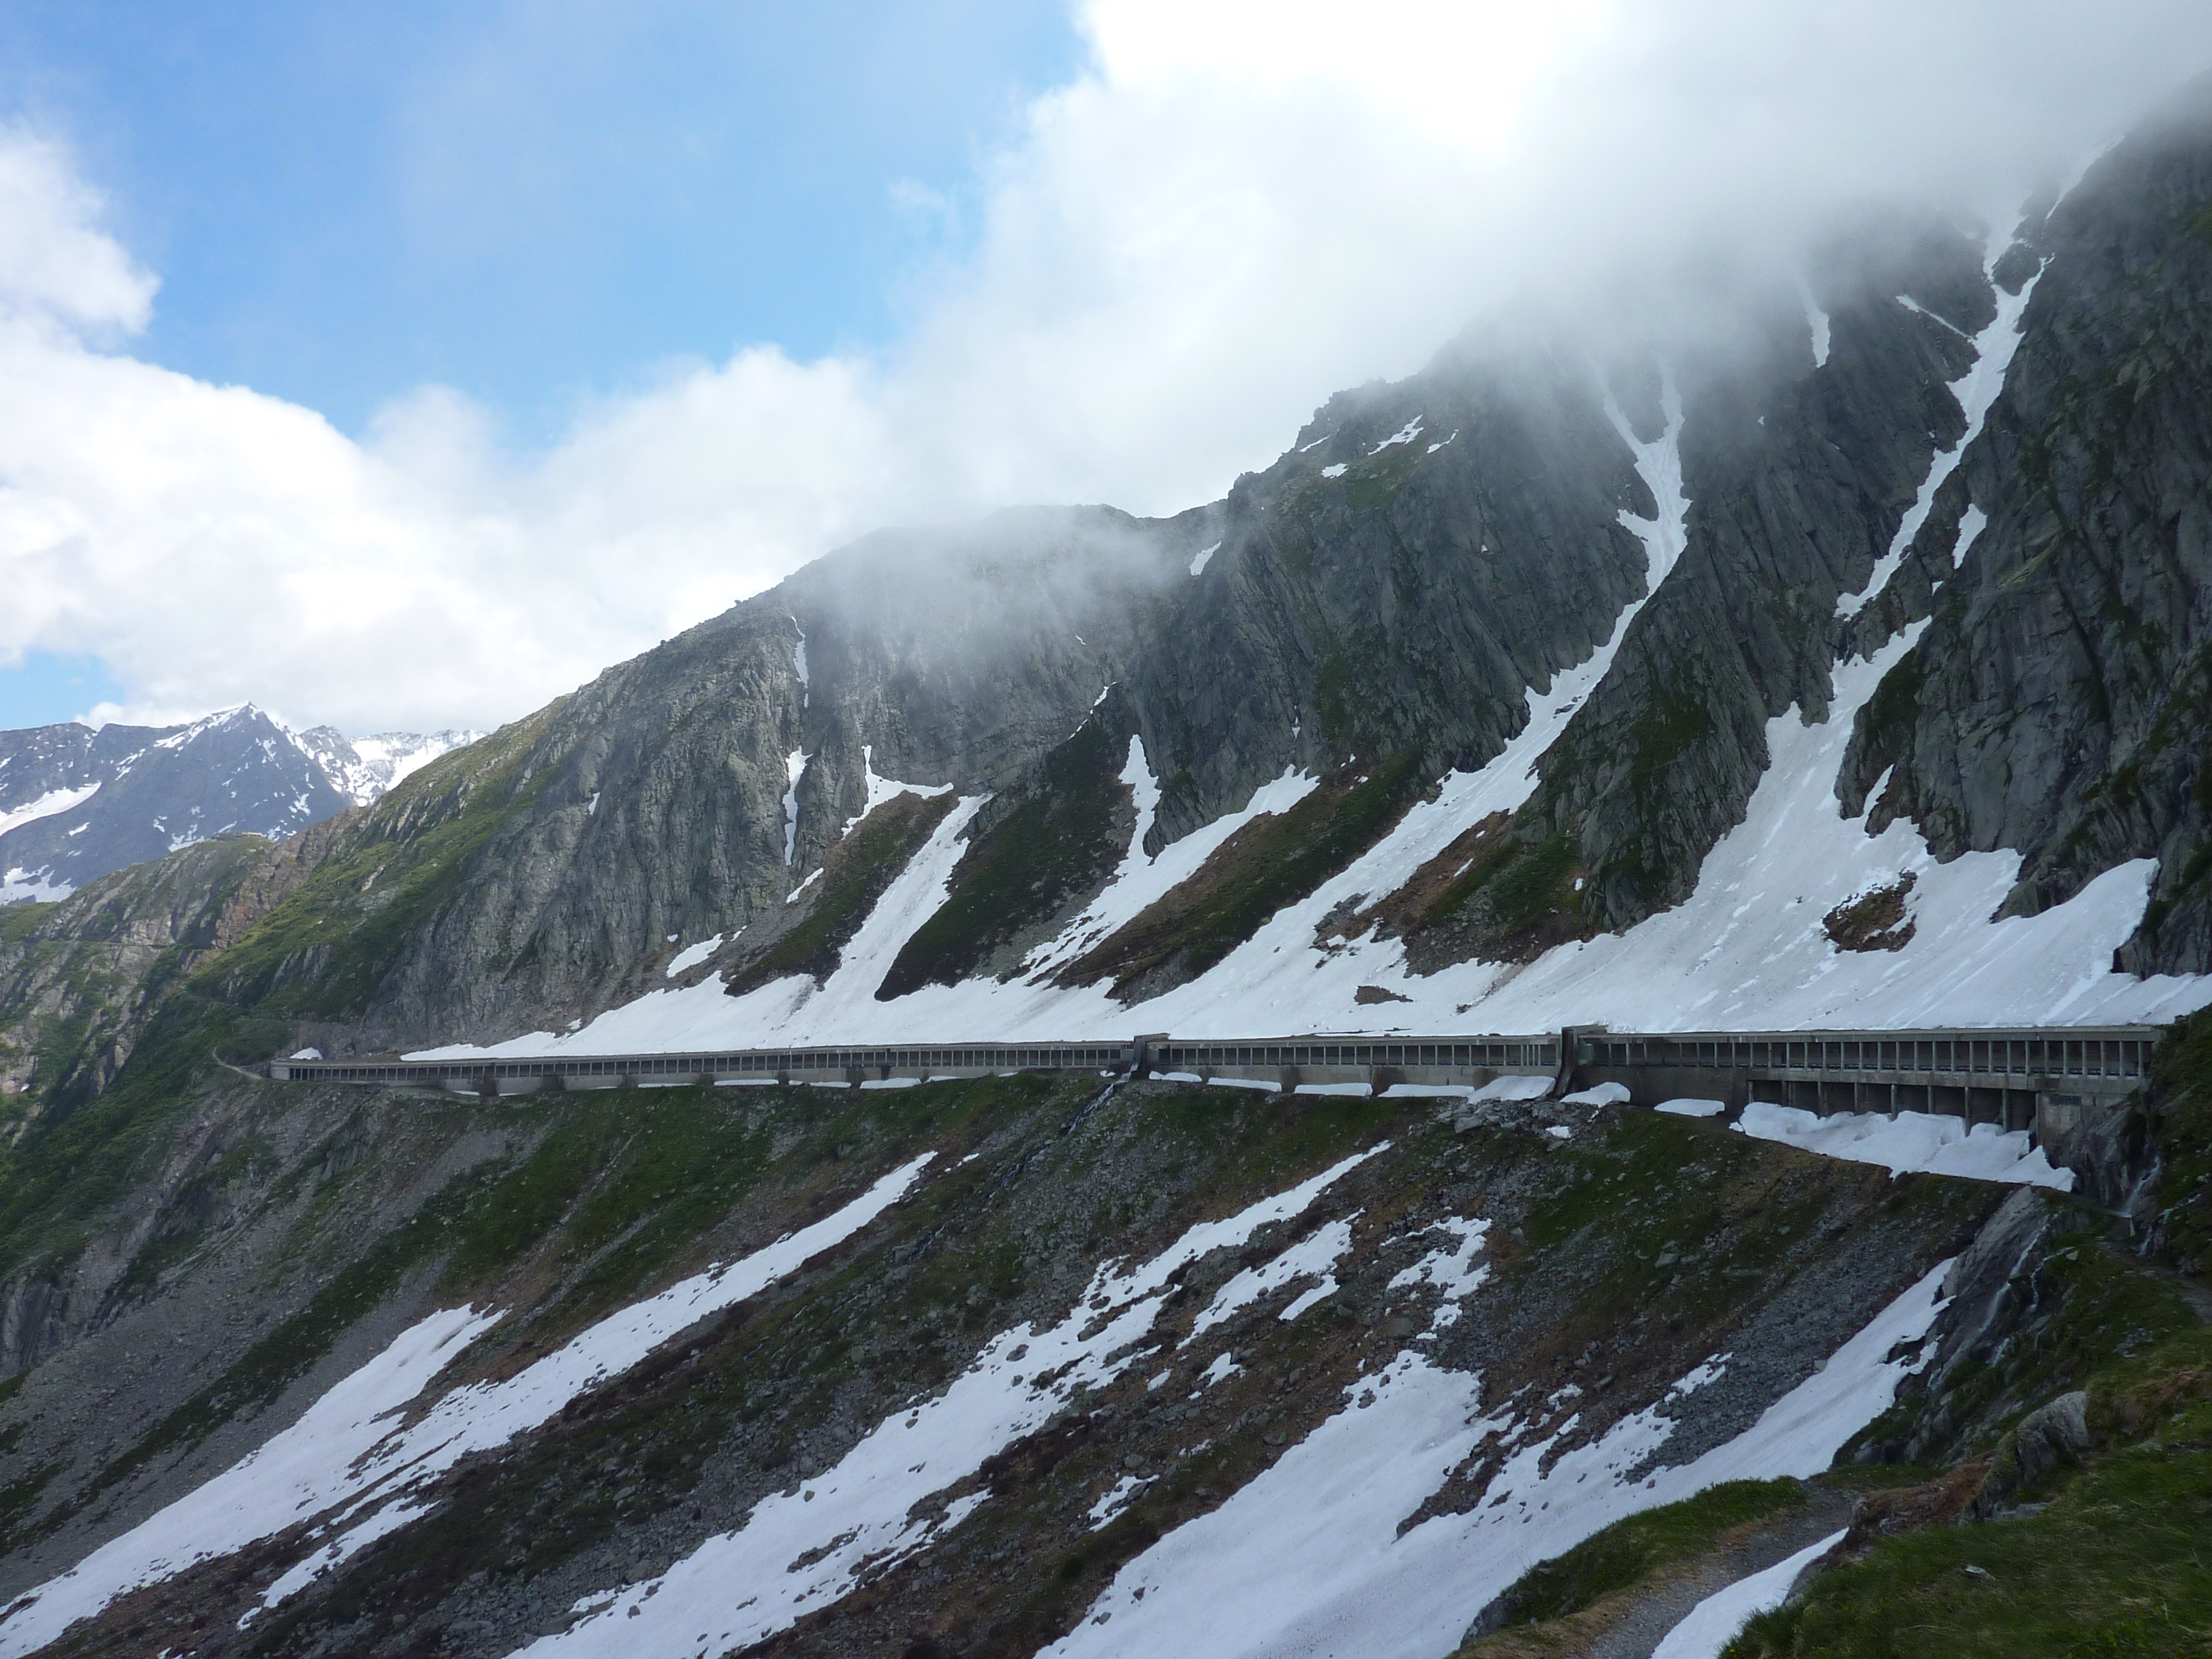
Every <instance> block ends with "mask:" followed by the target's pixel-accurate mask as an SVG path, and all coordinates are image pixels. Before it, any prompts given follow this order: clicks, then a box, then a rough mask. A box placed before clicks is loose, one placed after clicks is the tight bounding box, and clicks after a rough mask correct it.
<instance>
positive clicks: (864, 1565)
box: [522, 1142, 1389, 1659]
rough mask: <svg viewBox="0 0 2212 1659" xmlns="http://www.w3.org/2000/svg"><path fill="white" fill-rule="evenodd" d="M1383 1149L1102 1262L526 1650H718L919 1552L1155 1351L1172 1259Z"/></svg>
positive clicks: (1244, 1233)
mask: <svg viewBox="0 0 2212 1659" xmlns="http://www.w3.org/2000/svg"><path fill="white" fill-rule="evenodd" d="M1388 1146H1389V1143H1388V1142H1384V1143H1383V1144H1382V1145H1380V1146H1376V1147H1374V1148H1373V1149H1371V1150H1370V1151H1368V1152H1360V1153H1356V1154H1354V1155H1353V1156H1352V1157H1350V1158H1345V1159H1344V1160H1342V1161H1341V1162H1340V1163H1338V1164H1334V1165H1333V1166H1332V1167H1330V1168H1328V1169H1327V1170H1322V1172H1321V1173H1320V1174H1319V1175H1316V1176H1312V1177H1311V1178H1310V1179H1308V1180H1306V1181H1304V1182H1301V1183H1299V1184H1298V1185H1297V1186H1296V1187H1293V1188H1290V1189H1289V1190H1287V1191H1285V1192H1282V1193H1279V1194H1275V1195H1274V1196H1273V1197H1271V1198H1266V1199H1262V1200H1260V1201H1258V1202H1257V1203H1255V1204H1252V1205H1250V1206H1247V1207H1246V1208H1245V1209H1243V1210H1241V1211H1239V1212H1237V1214H1235V1215H1233V1216H1230V1217H1228V1218H1225V1219H1224V1220H1220V1221H1209V1222H1200V1223H1199V1224H1198V1225H1194V1226H1193V1227H1191V1228H1189V1229H1188V1230H1187V1231H1185V1232H1184V1233H1183V1234H1182V1237H1180V1238H1178V1239H1177V1240H1176V1242H1175V1243H1173V1244H1171V1245H1170V1246H1169V1247H1168V1248H1167V1249H1165V1250H1164V1251H1162V1252H1161V1253H1160V1254H1159V1255H1156V1256H1154V1257H1152V1259H1151V1260H1150V1261H1146V1262H1143V1263H1140V1264H1137V1265H1133V1266H1131V1265H1128V1264H1127V1263H1126V1262H1125V1261H1121V1260H1120V1259H1116V1260H1114V1261H1107V1262H1105V1263H1103V1264H1102V1265H1101V1266H1100V1267H1099V1268H1098V1270H1097V1273H1095V1274H1094V1275H1093V1276H1092V1279H1091V1284H1090V1286H1089V1287H1088V1288H1087V1289H1086V1290H1085V1292H1084V1294H1083V1295H1082V1297H1080V1298H1079V1300H1078V1302H1077V1304H1076V1305H1075V1307H1074V1308H1073V1309H1072V1310H1070V1311H1069V1312H1068V1314H1067V1316H1066V1318H1064V1319H1062V1320H1061V1321H1060V1322H1059V1323H1058V1324H1057V1325H1054V1326H1053V1327H1051V1328H1049V1329H1047V1330H1042V1331H1040V1330H1037V1329H1036V1328H1033V1327H1032V1326H1030V1324H1028V1323H1026V1322H1024V1323H1023V1324H1020V1325H1017V1326H1015V1327H1013V1328H1011V1329H1008V1330H1005V1331H1001V1332H1000V1333H999V1334H997V1335H996V1336H994V1337H993V1338H992V1339H991V1340H990V1341H989V1342H987V1344H985V1346H984V1347H983V1350H982V1352H981V1353H980V1354H979V1355H978V1356H977V1357H976V1359H975V1363H974V1364H972V1365H970V1366H969V1369H968V1370H966V1371H964V1372H963V1373H962V1374H961V1375H960V1376H958V1377H957V1378H955V1379H954V1380H953V1382H952V1383H951V1386H950V1387H948V1388H947V1389H945V1392H944V1393H943V1394H942V1395H938V1396H937V1397H935V1398H933V1399H931V1400H928V1401H922V1402H921V1403H920V1404H918V1405H915V1406H914V1407H911V1408H909V1409H908V1410H906V1411H902V1412H899V1413H895V1414H894V1415H892V1416H891V1417H889V1418H887V1419H884V1421H883V1422H882V1423H880V1424H878V1425H877V1426H876V1428H875V1429H874V1430H873V1431H872V1432H870V1433H869V1434H868V1435H867V1436H866V1437H864V1438H863V1439H862V1440H861V1441H860V1443H858V1444H857V1445H855V1446H854V1448H853V1449H852V1450H850V1451H849V1452H848V1453H847V1454H846V1455H845V1456H844V1457H843V1458H842V1460H841V1461H840V1462H838V1463H837V1465H836V1468H831V1469H829V1470H827V1471H825V1472H824V1473H823V1474H819V1475H817V1476H815V1477H813V1478H811V1479H810V1480H805V1481H802V1482H801V1483H800V1484H799V1486H798V1487H797V1488H795V1489H794V1490H793V1491H790V1492H781V1493H778V1494H775V1496H772V1497H769V1498H764V1499H763V1500H762V1501H761V1502H760V1503H759V1504H756V1505H755V1506H754V1508H753V1509H752V1510H751V1511H750V1513H749V1514H748V1515H747V1516H746V1517H745V1519H744V1521H743V1522H741V1523H740V1524H739V1526H738V1528H737V1529H736V1530H734V1531H732V1532H728V1533H724V1534H720V1535H718V1536H716V1537H714V1538H710V1539H708V1541H706V1542H705V1543H703V1544H702V1545H701V1546H700V1547H698V1548H697V1549H696V1550H694V1551H693V1552H692V1553H691V1554H690V1555H689V1556H687V1557H685V1558H684V1559H683V1560H681V1561H678V1563H676V1564H675V1565H673V1566H671V1568H670V1569H669V1570H668V1571H666V1572H665V1573H664V1574H662V1575H661V1576H660V1577H658V1578H655V1579H653V1580H651V1581H649V1582H647V1583H641V1584H631V1585H626V1586H623V1588H622V1589H620V1591H619V1592H618V1593H617V1594H616V1595H614V1596H613V1598H612V1599H611V1601H608V1602H607V1603H606V1604H605V1606H604V1607H601V1608H600V1609H599V1611H597V1612H594V1613H591V1614H590V1615H589V1616H588V1617H586V1618H585V1619H584V1620H582V1621H581V1622H580V1623H579V1624H577V1625H575V1626H573V1627H571V1628H570V1629H569V1630H568V1631H566V1632H562V1633H561V1634H559V1635H556V1636H548V1637H544V1638H540V1639H539V1640H538V1641H536V1642H534V1643H532V1644H530V1645H529V1646H528V1647H526V1648H525V1649H523V1650H522V1651H524V1652H526V1653H530V1654H533V1655H539V1656H556V1655H557V1656H562V1659H571V1656H612V1659H631V1656H633V1655H635V1654H637V1653H640V1652H644V1653H670V1654H675V1653H684V1654H690V1653H694V1652H699V1651H705V1652H709V1653H720V1652H722V1651H724V1650H727V1649H730V1648H734V1647H743V1646H745V1645H747V1644H750V1643H753V1642H757V1641H759V1640H761V1639H762V1638H763V1637H765V1636H768V1635H770V1634H772V1633H774V1632H776V1631H779V1630H783V1629H786V1628H787V1627H788V1626H790V1625H792V1624H793V1622H795V1621H796V1620H799V1619H800V1618H803V1617H804V1616H805V1615H806V1614H807V1613H811V1612H813V1611H815V1610H816V1609H817V1608H820V1607H827V1606H829V1604H830V1603H831V1602H833V1601H836V1600H837V1599H838V1598H839V1597H841V1596H842V1595H845V1594H846V1593H847V1592H848V1590H850V1589H852V1588H853V1586H854V1583H855V1582H856V1581H857V1577H858V1575H859V1574H860V1572H861V1571H864V1570H874V1569H878V1568H879V1567H881V1566H882V1565H885V1564H886V1563H889V1562H892V1561H896V1560H898V1559H902V1558H904V1557H905V1556H907V1555H908V1554H910V1553H913V1552H914V1551H915V1550H918V1549H921V1548H923V1547H926V1546H927V1545H928V1544H930V1543H931V1542H933V1541H935V1540H936V1539H937V1538H939V1537H940V1536H942V1535H944V1534H946V1533H948V1532H950V1531H951V1529H952V1528H954V1527H956V1526H957V1525H958V1524H959V1523H960V1522H961V1521H963V1520H964V1519H965V1518H966V1517H967V1516H969V1515H970V1514H972V1513H974V1511H975V1510H976V1509H977V1508H978V1507H979V1506H981V1504H985V1503H987V1502H988V1501H989V1498H990V1493H989V1492H988V1491H987V1490H986V1491H980V1492H975V1491H971V1492H957V1493H955V1492H954V1489H955V1488H957V1487H959V1486H961V1485H962V1484H963V1483H964V1482H966V1481H967V1480H970V1479H971V1478H972V1477H973V1476H974V1474H975V1471H976V1469H977V1468H980V1467H981V1464H982V1462H984V1460H985V1459H986V1458H987V1457H989V1456H991V1455H993V1454H994V1453H995V1452H997V1451H999V1450H1000V1449H1002V1448H1004V1447H1006V1446H1007V1445H1009V1444H1011V1443H1012V1442H1014V1441H1015V1440H1018V1439H1019V1438H1021V1437H1023V1436H1024V1435H1027V1434H1030V1433H1033V1432H1034V1431H1036V1430H1037V1429H1039V1428H1041V1427H1042V1426H1043V1425H1045V1424H1046V1423H1048V1422H1049V1421H1050V1420H1051V1419H1053V1418H1054V1416H1056V1415H1058V1414H1059V1413H1060V1411H1061V1410H1062V1409H1063V1407H1065V1406H1066V1402H1067V1401H1068V1398H1069V1396H1070V1395H1073V1393H1074V1392H1075V1391H1076V1390H1077V1389H1081V1388H1085V1387H1095V1386H1097V1385H1098V1384H1100V1383H1105V1382H1108V1381H1110V1380H1111V1379H1113V1378H1115V1377H1116V1376H1120V1375H1121V1373H1122V1372H1123V1371H1125V1370H1128V1369H1130V1368H1131V1367H1133V1366H1134V1365H1136V1364H1139V1363H1141V1362H1142V1361H1143V1360H1145V1359H1146V1358H1150V1357H1151V1356H1152V1354H1154V1353H1155V1352H1158V1350H1157V1348H1156V1347H1153V1346H1146V1345H1145V1343H1144V1342H1143V1340H1142V1339H1143V1338H1145V1337H1146V1335H1147V1334H1149V1333H1150V1332H1151V1330H1152V1326H1153V1324H1154V1322H1155V1321H1156V1320H1157V1319H1158V1316H1159V1314H1160V1312H1161V1310H1162V1308H1163V1307H1164V1304H1165V1301H1166V1297H1167V1293H1168V1291H1169V1285H1168V1280H1169V1279H1170V1276H1171V1275H1172V1274H1173V1273H1175V1272H1176V1270H1177V1269H1178V1268H1180V1267H1183V1266H1184V1265H1186V1264H1187V1263H1188V1262H1192V1261H1196V1260H1197V1259H1198V1258H1199V1257H1200V1256H1202V1255H1206V1252H1208V1251H1209V1250H1212V1249H1218V1248H1220V1247H1222V1246H1229V1247H1232V1248H1233V1247H1235V1246H1237V1245H1240V1244H1242V1243H1244V1241H1246V1240H1247V1239H1249V1238H1250V1237H1251V1236H1252V1235H1253V1234H1254V1233H1255V1232H1256V1231H1258V1230H1259V1229H1260V1228H1261V1227H1262V1226H1264V1225H1267V1223H1269V1222H1273V1221H1284V1220H1288V1219H1290V1218H1293V1217H1295V1216H1297V1215H1300V1214H1302V1213H1304V1211H1305V1210H1306V1208H1307V1207H1308V1206H1310V1205H1311V1204H1312V1203H1313V1201H1314V1200H1315V1199H1316V1198H1318V1197H1319V1196H1320V1195H1321V1194H1322V1192H1324V1191H1325V1190H1327V1189H1328V1188H1329V1187H1330V1186H1332V1185H1333V1184H1334V1183H1335V1182H1337V1181H1338V1180H1340V1178H1341V1177H1343V1176H1345V1175H1346V1174H1347V1173H1349V1172H1350V1171H1351V1170H1353V1169H1355V1168H1357V1167H1358V1165H1359V1164H1363V1163H1364V1162H1366V1161H1367V1160H1368V1159H1369V1158H1374V1157H1376V1156H1377V1155H1379V1154H1380V1153H1382V1152H1384V1151H1386V1150H1388ZM1140 1349H1141V1352H1139V1350H1140ZM1109 1355H1117V1356H1119V1357H1118V1358H1113V1359H1110V1360H1109V1358H1108V1356H1109ZM1047 1377H1048V1378H1050V1381H1049V1382H1045V1381H1042V1380H1041V1379H1043V1378H1047ZM948 1494H951V1495H950V1496H948ZM1109 1501H1110V1500H1109ZM1121 1501H1122V1502H1127V1495H1124V1496H1123V1497H1122V1498H1121Z"/></svg>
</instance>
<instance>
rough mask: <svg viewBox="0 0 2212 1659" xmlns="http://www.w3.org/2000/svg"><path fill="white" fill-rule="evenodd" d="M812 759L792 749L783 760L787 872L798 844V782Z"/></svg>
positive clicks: (784, 855)
mask: <svg viewBox="0 0 2212 1659" xmlns="http://www.w3.org/2000/svg"><path fill="white" fill-rule="evenodd" d="M813 758H814V757H812V756H811V755H809V754H807V753H806V752H805V750H799V749H794V750H792V751H791V753H789V754H788V755H787V756H785V757H784V760H783V775H784V779H785V783H786V787H785V789H784V792H783V867H784V868H785V869H787V870H788V869H789V868H790V867H791V855H792V853H793V850H794V849H795V848H797V846H798V844H799V780H800V779H801V778H803V777H805V775H806V763H807V762H809V761H810V760H811V759H813Z"/></svg>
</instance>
